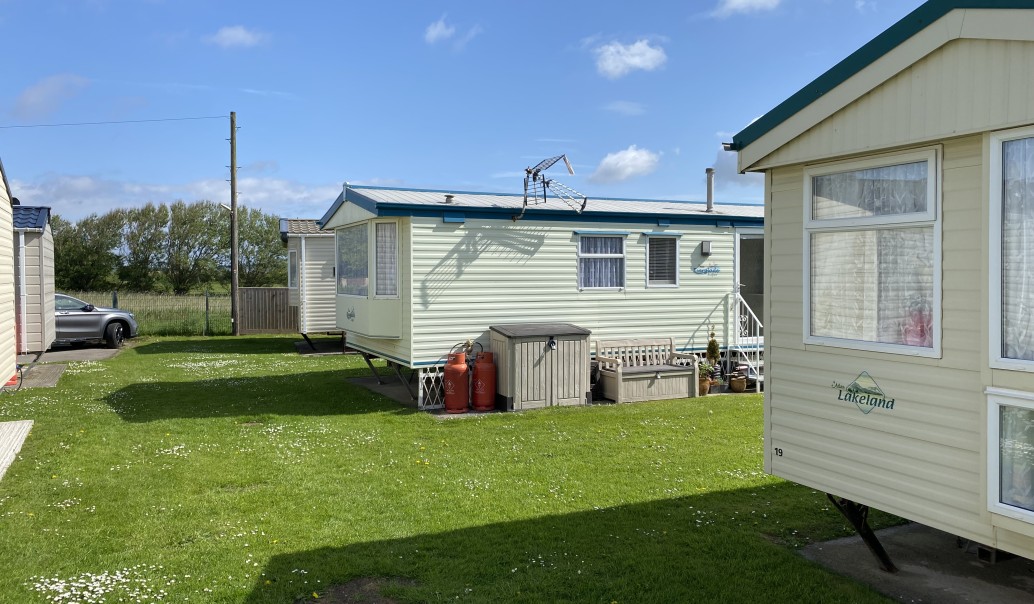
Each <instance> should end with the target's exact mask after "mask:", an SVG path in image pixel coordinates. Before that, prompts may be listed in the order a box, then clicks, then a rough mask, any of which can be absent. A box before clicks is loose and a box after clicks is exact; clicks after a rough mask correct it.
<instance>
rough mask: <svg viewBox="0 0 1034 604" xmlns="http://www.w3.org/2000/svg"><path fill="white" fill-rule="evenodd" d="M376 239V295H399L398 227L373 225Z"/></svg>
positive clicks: (389, 224) (392, 224)
mask: <svg viewBox="0 0 1034 604" xmlns="http://www.w3.org/2000/svg"><path fill="white" fill-rule="evenodd" d="M374 230H375V232H376V238H377V258H376V267H375V271H376V275H377V283H376V289H377V295H378V296H387V297H393V296H397V295H399V253H398V225H397V224H395V223H394V222H378V223H376V224H375V225H374Z"/></svg>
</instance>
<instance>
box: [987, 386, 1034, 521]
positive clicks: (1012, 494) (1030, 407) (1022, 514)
mask: <svg viewBox="0 0 1034 604" xmlns="http://www.w3.org/2000/svg"><path fill="white" fill-rule="evenodd" d="M987 400H988V412H987V421H988V434H989V438H988V448H989V454H988V456H987V461H988V466H989V467H988V473H987V474H988V485H987V498H988V509H989V510H990V511H992V512H995V513H997V514H1002V515H1004V516H1009V517H1011V518H1016V519H1018V520H1025V521H1027V522H1032V521H1034V396H1032V395H1031V394H1030V393H1026V392H1016V391H1012V390H1004V389H1000V388H988V390H987Z"/></svg>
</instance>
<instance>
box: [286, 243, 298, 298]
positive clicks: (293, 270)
mask: <svg viewBox="0 0 1034 604" xmlns="http://www.w3.org/2000/svg"><path fill="white" fill-rule="evenodd" d="M287 287H289V288H291V289H297V288H298V252H297V251H295V250H289V251H288V252H287Z"/></svg>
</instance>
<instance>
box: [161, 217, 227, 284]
mask: <svg viewBox="0 0 1034 604" xmlns="http://www.w3.org/2000/svg"><path fill="white" fill-rule="evenodd" d="M168 234H169V238H168V241H167V245H166V251H165V277H166V278H167V279H168V283H169V287H170V288H171V289H172V291H173V292H174V293H177V294H185V293H188V292H190V291H191V290H192V289H194V288H198V287H201V286H203V285H208V284H209V283H211V282H213V281H215V280H216V279H217V278H218V276H219V267H220V266H224V265H225V261H226V255H227V253H228V250H229V232H228V219H227V217H226V215H225V213H224V211H223V210H222V209H221V208H220V207H219V206H218V205H216V204H214V203H212V202H211V201H198V202H195V203H192V204H189V205H188V204H186V203H184V202H183V201H176V202H175V203H173V204H172V205H170V206H169V231H168Z"/></svg>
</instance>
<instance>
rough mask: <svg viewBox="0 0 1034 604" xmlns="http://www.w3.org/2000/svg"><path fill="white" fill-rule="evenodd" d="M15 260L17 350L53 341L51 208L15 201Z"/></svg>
mask: <svg viewBox="0 0 1034 604" xmlns="http://www.w3.org/2000/svg"><path fill="white" fill-rule="evenodd" d="M13 211H14V216H13V220H14V237H15V241H14V263H15V282H14V287H15V299H16V303H17V309H16V315H17V322H18V331H17V336H18V353H19V354H25V353H30V352H43V351H45V350H47V349H48V348H50V345H51V344H53V343H54V338H55V335H56V334H55V327H54V293H55V291H54V234H53V232H52V231H51V229H50V208H45V207H33V206H23V205H15V206H14V208H13Z"/></svg>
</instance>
